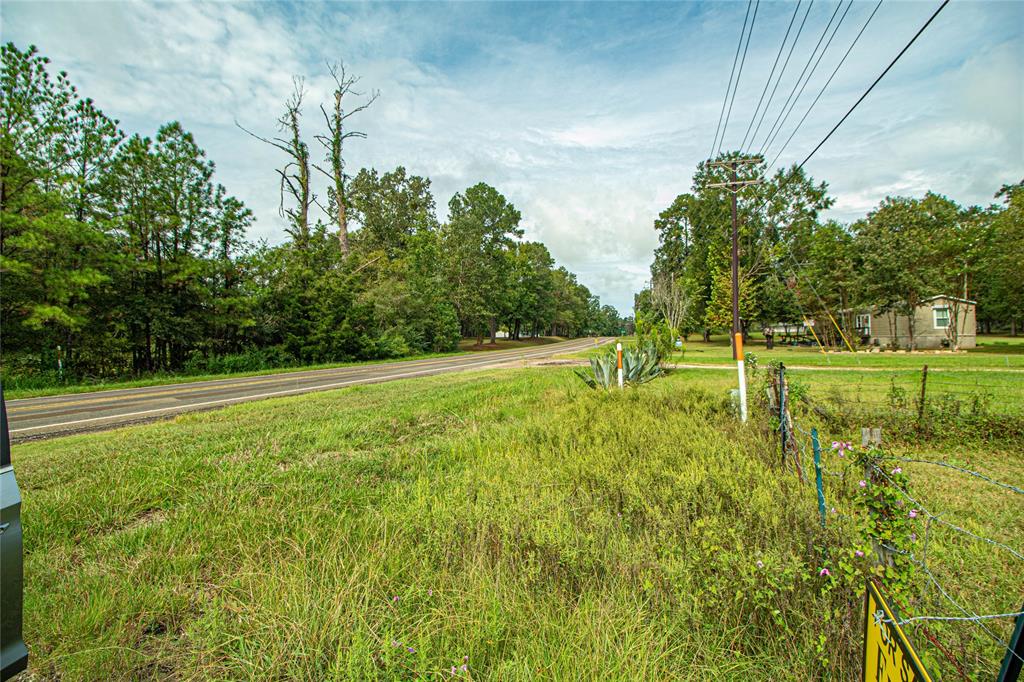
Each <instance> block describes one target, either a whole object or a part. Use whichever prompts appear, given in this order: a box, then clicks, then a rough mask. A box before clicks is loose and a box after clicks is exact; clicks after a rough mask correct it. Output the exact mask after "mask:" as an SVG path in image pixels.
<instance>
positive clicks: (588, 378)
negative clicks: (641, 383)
mask: <svg viewBox="0 0 1024 682" xmlns="http://www.w3.org/2000/svg"><path fill="white" fill-rule="evenodd" d="M615 370H616V366H615V353H614V352H613V353H606V354H604V355H599V356H598V357H595V358H590V372H584V371H583V370H580V369H578V370H576V376H578V377H579V378H580V379H583V381H584V382H585V383H586V384H587V386H590V387H591V388H603V389H604V390H606V391H607V390H608V389H609V388H611V386H612V384H614V383H615V382H616V373H615Z"/></svg>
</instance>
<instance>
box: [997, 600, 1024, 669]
mask: <svg viewBox="0 0 1024 682" xmlns="http://www.w3.org/2000/svg"><path fill="white" fill-rule="evenodd" d="M1021 610H1024V607H1021ZM1022 658H1024V616H1017V625H1016V626H1015V627H1014V628H1013V637H1011V638H1010V646H1009V647H1007V649H1006V657H1005V658H1003V665H1002V667H1001V668H1000V670H999V677H998V678H997V680H996V682H1017V680H1018V679H1020V673H1021V667H1022V666H1021V659H1022Z"/></svg>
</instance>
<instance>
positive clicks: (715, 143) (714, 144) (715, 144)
mask: <svg viewBox="0 0 1024 682" xmlns="http://www.w3.org/2000/svg"><path fill="white" fill-rule="evenodd" d="M752 2H753V0H747V13H746V15H744V17H743V28H742V29H740V40H739V42H738V43H736V55H735V56H734V57H733V58H732V70H731V71H730V72H729V85H728V87H726V89H725V98H724V99H722V111H721V112H719V114H718V126H717V127H716V128H715V139H714V140H712V141H711V153H709V154H708V158H709V159H710V158H714V156H715V149H716V148H717V147H718V133H719V132H720V131H721V129H722V118H723V117H724V116H725V104H726V102H728V101H729V91H730V90H732V78H733V75H734V74H735V73H736V63H737V62H738V61H739V58H740V46H741V45H743V34H745V33H746V32H747V19H748V18H749V17H750V5H751V4H752Z"/></svg>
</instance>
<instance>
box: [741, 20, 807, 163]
mask: <svg viewBox="0 0 1024 682" xmlns="http://www.w3.org/2000/svg"><path fill="white" fill-rule="evenodd" d="M801 2H803V0H796V6H795V7H794V8H793V16H792V17H790V19H789V26H788V27H786V35H784V36H782V44H780V45H779V52H778V54H776V55H775V61H774V62H773V63H772V70H771V71H770V72H769V73H768V80H766V81H765V82H764V89H763V90H761V96H760V97H759V98H758V99H757V106H756V107H754V115H753V116H751V117H750V124H749V125H748V126H747V132H745V133H743V141H742V142H740V149H741V150H742V149H743V148H744V147H745V146H746V145H747V136H749V135H750V129H751V128H753V127H754V121H756V120H757V114H758V112H759V111H761V102H763V101H764V96H765V93H767V92H768V86H769V85H771V84H772V77H773V76H774V75H775V67H776V66H778V65H779V57H781V56H782V50H783V49H784V48H785V47H786V41H788V40H789V32H790V31H792V30H793V22H794V21H796V15H797V14H799V13H800V3H801Z"/></svg>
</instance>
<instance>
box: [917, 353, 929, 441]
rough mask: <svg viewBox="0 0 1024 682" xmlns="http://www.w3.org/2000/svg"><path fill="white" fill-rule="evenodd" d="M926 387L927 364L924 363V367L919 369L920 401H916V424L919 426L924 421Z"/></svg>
mask: <svg viewBox="0 0 1024 682" xmlns="http://www.w3.org/2000/svg"><path fill="white" fill-rule="evenodd" d="M927 387H928V365H925V366H924V368H923V369H922V370H921V399H920V401H919V402H918V405H917V423H918V426H920V425H921V424H923V423H924V400H925V396H926V395H927V394H926V390H927Z"/></svg>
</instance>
